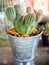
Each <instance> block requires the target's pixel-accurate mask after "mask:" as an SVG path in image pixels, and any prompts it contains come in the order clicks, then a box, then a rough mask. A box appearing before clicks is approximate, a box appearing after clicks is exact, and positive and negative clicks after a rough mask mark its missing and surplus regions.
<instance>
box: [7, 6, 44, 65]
mask: <svg viewBox="0 0 49 65" xmlns="http://www.w3.org/2000/svg"><path fill="white" fill-rule="evenodd" d="M28 8H29V9H28ZM27 9H28V10H27ZM27 9H26V14H24V15H22V12H21V8H20V6H19V5H15V6H14V7H8V8H7V9H6V16H7V18H8V20H10V21H11V22H12V23H13V25H14V28H9V29H7V30H6V31H7V34H8V37H9V40H10V43H11V47H12V51H13V54H14V57H15V59H16V60H17V61H18V62H19V63H18V64H19V65H21V64H24V62H25V65H28V63H29V64H30V65H31V62H30V61H31V60H33V59H34V57H35V52H36V50H37V46H38V42H39V40H40V37H41V34H42V33H41V30H40V29H39V28H38V23H39V22H40V21H41V20H42V16H43V15H42V12H41V11H38V12H37V13H32V12H31V8H30V7H27Z"/></svg>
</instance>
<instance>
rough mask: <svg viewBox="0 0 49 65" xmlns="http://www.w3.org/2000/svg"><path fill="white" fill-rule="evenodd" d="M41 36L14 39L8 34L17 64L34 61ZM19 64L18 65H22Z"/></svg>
mask: <svg viewBox="0 0 49 65" xmlns="http://www.w3.org/2000/svg"><path fill="white" fill-rule="evenodd" d="M41 34H42V33H40V34H38V35H36V36H32V37H29V38H21V37H15V36H12V35H10V34H8V37H9V41H10V44H11V47H12V51H13V54H14V57H15V59H16V60H17V61H18V62H21V63H24V62H30V61H31V60H33V59H34V57H35V54H36V51H37V46H38V42H39V40H40V37H41ZM21 63H20V64H19V65H24V64H21ZM25 65H28V64H25ZM29 65H31V64H29Z"/></svg>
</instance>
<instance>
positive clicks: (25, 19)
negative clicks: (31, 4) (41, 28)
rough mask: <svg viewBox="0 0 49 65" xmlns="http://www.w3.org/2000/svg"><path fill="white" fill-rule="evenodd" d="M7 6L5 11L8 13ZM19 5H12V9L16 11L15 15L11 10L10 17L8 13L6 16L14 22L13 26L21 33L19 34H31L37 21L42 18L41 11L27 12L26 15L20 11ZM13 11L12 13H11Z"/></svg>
mask: <svg viewBox="0 0 49 65" xmlns="http://www.w3.org/2000/svg"><path fill="white" fill-rule="evenodd" d="M9 9H10V8H9V7H8V9H7V10H6V12H7V13H9ZM19 9H20V6H19V5H15V6H14V10H15V11H16V14H17V15H16V17H15V16H14V15H15V14H14V13H13V11H14V10H13V11H10V12H11V13H10V14H11V15H12V17H13V19H12V17H9V15H10V14H7V13H6V15H7V17H8V19H9V20H11V21H12V20H13V24H14V28H15V30H16V31H17V32H19V33H21V34H31V33H32V32H33V31H34V29H35V28H37V26H38V23H39V22H40V21H41V19H42V13H41V11H39V12H37V15H36V14H35V13H27V14H26V15H22V14H21V13H20V10H19ZM12 13H13V14H12Z"/></svg>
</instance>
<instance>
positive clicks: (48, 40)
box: [42, 22, 49, 46]
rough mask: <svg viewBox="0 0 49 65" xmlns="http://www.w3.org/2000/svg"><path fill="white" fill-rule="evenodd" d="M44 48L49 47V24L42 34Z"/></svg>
mask: <svg viewBox="0 0 49 65" xmlns="http://www.w3.org/2000/svg"><path fill="white" fill-rule="evenodd" d="M42 40H43V46H49V22H46V23H45V30H44V31H43V34H42Z"/></svg>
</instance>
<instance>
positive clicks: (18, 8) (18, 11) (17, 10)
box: [14, 5, 21, 15]
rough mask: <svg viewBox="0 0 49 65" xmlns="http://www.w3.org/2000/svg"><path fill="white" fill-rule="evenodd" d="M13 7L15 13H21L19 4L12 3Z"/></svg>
mask: <svg viewBox="0 0 49 65" xmlns="http://www.w3.org/2000/svg"><path fill="white" fill-rule="evenodd" d="M14 9H15V12H16V15H18V14H21V8H20V5H14Z"/></svg>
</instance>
